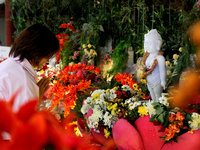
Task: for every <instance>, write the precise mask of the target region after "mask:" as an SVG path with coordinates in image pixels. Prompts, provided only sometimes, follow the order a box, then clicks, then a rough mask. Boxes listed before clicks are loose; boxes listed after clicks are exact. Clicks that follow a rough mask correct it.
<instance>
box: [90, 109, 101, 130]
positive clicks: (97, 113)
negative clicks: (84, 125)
mask: <svg viewBox="0 0 200 150" xmlns="http://www.w3.org/2000/svg"><path fill="white" fill-rule="evenodd" d="M102 118H103V113H102V111H101V110H100V107H99V106H98V105H95V108H94V109H93V114H92V115H91V116H90V117H89V118H88V119H89V124H88V127H90V128H97V127H98V125H99V121H100V119H102Z"/></svg>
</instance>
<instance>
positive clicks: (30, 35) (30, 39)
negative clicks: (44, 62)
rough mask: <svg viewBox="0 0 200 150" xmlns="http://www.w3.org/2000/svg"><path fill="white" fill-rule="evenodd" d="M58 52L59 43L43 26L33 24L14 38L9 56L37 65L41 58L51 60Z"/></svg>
mask: <svg viewBox="0 0 200 150" xmlns="http://www.w3.org/2000/svg"><path fill="white" fill-rule="evenodd" d="M58 50H59V41H58V39H57V38H56V37H55V35H54V34H53V33H52V32H51V31H50V30H49V29H48V28H47V27H45V26H43V25H41V24H34V25H32V26H30V27H28V28H26V29H24V30H23V31H22V32H21V33H20V34H19V35H18V36H17V38H16V40H15V42H14V44H13V46H12V48H11V51H10V53H9V56H12V57H17V56H19V61H23V60H24V58H26V59H27V60H28V61H31V63H33V64H34V65H38V64H39V62H40V60H41V59H42V58H51V57H52V56H53V55H54V54H56V53H57V52H58Z"/></svg>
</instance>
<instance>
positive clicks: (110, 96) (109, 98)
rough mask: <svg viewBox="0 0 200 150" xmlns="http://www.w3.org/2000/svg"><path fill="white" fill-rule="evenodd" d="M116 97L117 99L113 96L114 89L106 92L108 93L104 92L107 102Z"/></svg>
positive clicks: (115, 95)
mask: <svg viewBox="0 0 200 150" xmlns="http://www.w3.org/2000/svg"><path fill="white" fill-rule="evenodd" d="M116 97H117V94H115V90H114V89H111V90H108V91H107V92H106V98H107V99H108V100H113V99H115V98H116Z"/></svg>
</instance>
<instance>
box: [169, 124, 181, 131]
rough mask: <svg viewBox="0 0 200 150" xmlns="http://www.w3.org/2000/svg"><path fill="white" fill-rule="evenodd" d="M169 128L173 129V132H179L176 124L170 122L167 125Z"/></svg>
mask: <svg viewBox="0 0 200 150" xmlns="http://www.w3.org/2000/svg"><path fill="white" fill-rule="evenodd" d="M168 128H169V129H170V130H173V131H174V132H175V133H179V132H180V128H179V125H178V124H170V125H169V127H168Z"/></svg>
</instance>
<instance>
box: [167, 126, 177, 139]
mask: <svg viewBox="0 0 200 150" xmlns="http://www.w3.org/2000/svg"><path fill="white" fill-rule="evenodd" d="M174 135H175V132H174V131H173V130H170V129H168V128H165V136H166V137H165V140H166V141H169V140H170V139H172V138H173V137H174Z"/></svg>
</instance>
